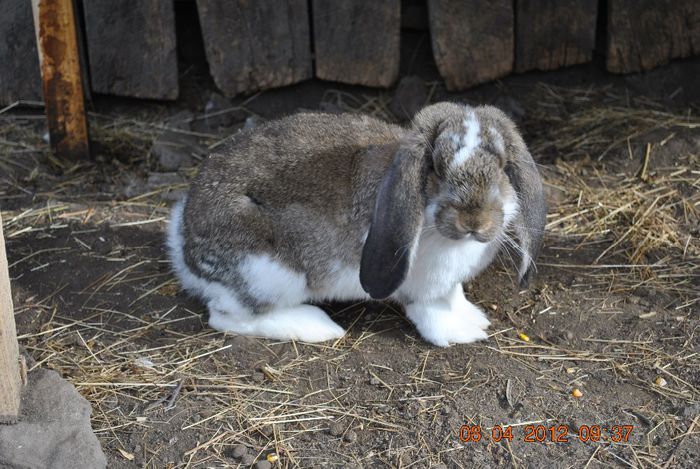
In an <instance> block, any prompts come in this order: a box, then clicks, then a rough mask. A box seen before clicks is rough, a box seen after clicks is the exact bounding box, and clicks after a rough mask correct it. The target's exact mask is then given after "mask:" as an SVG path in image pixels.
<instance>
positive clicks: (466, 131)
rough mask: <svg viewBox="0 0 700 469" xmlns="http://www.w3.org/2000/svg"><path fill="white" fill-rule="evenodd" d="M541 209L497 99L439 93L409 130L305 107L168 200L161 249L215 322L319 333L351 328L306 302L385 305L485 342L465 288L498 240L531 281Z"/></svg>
mask: <svg viewBox="0 0 700 469" xmlns="http://www.w3.org/2000/svg"><path fill="white" fill-rule="evenodd" d="M545 216H546V204H545V198H544V195H543V187H542V182H541V180H540V176H539V173H538V171H537V167H536V165H535V163H534V161H533V159H532V157H531V156H530V153H529V152H528V150H527V147H526V145H525V143H524V141H523V139H522V137H521V136H520V134H519V133H518V130H517V129H516V126H515V124H514V123H513V122H512V121H511V120H510V119H509V118H508V117H507V116H506V115H505V114H504V113H503V112H501V111H500V110H498V109H497V108H495V107H492V106H479V107H471V106H467V105H463V104H456V103H448V102H442V103H437V104H432V105H429V106H427V107H425V108H423V109H422V110H421V111H419V112H418V113H417V114H416V115H415V116H414V119H413V121H412V124H411V126H410V128H404V127H401V126H398V125H394V124H390V123H386V122H384V121H381V120H379V119H376V118H373V117H369V116H363V115H356V114H323V113H300V114H295V115H291V116H287V117H284V118H282V119H279V120H275V121H270V122H267V123H264V124H262V125H261V126H260V127H256V128H254V129H250V130H244V131H239V132H238V133H237V134H235V135H233V136H231V137H229V139H228V140H227V141H226V142H225V143H224V144H222V145H221V146H220V147H219V148H217V150H216V151H215V152H214V153H212V154H211V155H209V156H208V158H207V159H206V160H205V161H203V163H202V166H201V168H200V170H199V173H198V174H197V176H196V177H195V178H194V180H193V182H192V184H191V187H190V189H189V191H188V193H187V195H186V196H185V198H184V199H183V200H181V201H180V202H178V203H177V204H176V205H175V206H174V208H173V209H172V216H171V220H170V225H169V230H168V235H167V236H168V240H167V244H168V247H169V253H170V258H171V261H172V265H173V269H174V271H175V273H176V275H177V277H178V278H179V279H180V281H181V283H182V286H183V287H184V288H185V289H186V290H188V291H189V292H191V293H193V294H194V295H196V296H199V297H200V298H202V299H203V300H204V301H205V302H206V305H207V307H208V310H209V325H210V326H211V327H212V328H214V329H217V330H220V331H231V332H234V333H238V334H244V335H254V336H260V337H267V338H272V339H284V340H287V339H297V340H301V341H306V342H322V341H326V340H331V339H337V338H340V337H342V336H343V335H344V333H345V331H344V330H343V328H342V327H340V326H339V325H338V324H336V323H335V322H334V321H333V320H332V319H331V318H330V317H329V316H328V314H326V312H324V311H323V310H322V309H321V308H319V307H318V306H314V305H313V304H312V303H314V302H319V301H324V300H365V299H367V300H369V299H373V300H382V299H390V300H393V301H396V302H398V303H400V304H402V305H403V306H404V307H405V310H406V315H407V317H408V319H409V320H410V321H411V322H412V323H413V324H414V325H415V326H416V328H417V330H418V332H419V333H420V335H421V336H422V337H423V338H424V339H425V340H426V341H428V342H430V343H432V344H434V345H437V346H442V347H446V346H449V345H452V344H459V343H470V342H473V341H477V340H481V339H486V338H487V333H486V329H487V328H488V326H489V325H490V322H489V320H488V319H487V318H486V316H485V314H484V312H483V311H482V310H481V309H480V308H479V307H478V306H475V305H474V304H472V303H471V302H469V301H468V300H467V299H466V298H465V296H464V291H463V290H462V283H463V282H467V281H469V280H471V279H473V278H474V277H475V276H476V275H477V274H479V273H480V272H481V271H482V270H483V269H484V268H485V267H486V266H488V265H489V263H490V262H491V261H492V260H493V259H494V257H495V255H496V253H497V252H498V250H499V248H500V247H501V246H502V245H503V243H505V242H507V243H509V244H511V245H512V246H513V247H515V248H517V251H518V252H519V253H520V261H519V266H518V277H519V281H520V284H521V286H522V287H526V286H527V283H528V280H529V279H530V278H531V276H532V275H533V272H534V270H535V261H536V259H537V256H538V254H539V252H540V248H541V246H542V240H543V233H544V225H545ZM508 232H511V233H514V234H515V235H516V237H517V244H516V242H515V240H513V238H511V237H510V236H509V235H508Z"/></svg>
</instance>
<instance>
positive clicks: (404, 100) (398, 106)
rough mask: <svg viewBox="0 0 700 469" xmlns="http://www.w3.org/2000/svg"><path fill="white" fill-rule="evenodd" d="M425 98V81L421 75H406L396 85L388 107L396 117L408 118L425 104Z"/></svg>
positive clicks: (426, 91)
mask: <svg viewBox="0 0 700 469" xmlns="http://www.w3.org/2000/svg"><path fill="white" fill-rule="evenodd" d="M427 100H428V88H427V87H426V85H425V81H423V79H422V78H421V77H417V76H407V77H403V78H402V79H401V81H400V82H399V84H398V86H397V87H396V90H395V91H394V96H393V97H392V98H391V102H390V103H389V109H391V112H392V113H393V114H394V115H395V116H396V117H397V118H399V119H401V120H410V119H413V116H414V115H415V114H416V112H418V111H420V110H421V109H422V108H423V106H425V104H426V101H427Z"/></svg>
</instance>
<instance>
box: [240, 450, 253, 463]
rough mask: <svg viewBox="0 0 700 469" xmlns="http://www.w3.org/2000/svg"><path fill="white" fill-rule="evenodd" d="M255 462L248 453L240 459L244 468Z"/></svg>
mask: <svg viewBox="0 0 700 469" xmlns="http://www.w3.org/2000/svg"><path fill="white" fill-rule="evenodd" d="M254 462H255V456H253V455H252V454H250V453H246V454H244V455H243V457H242V458H241V464H242V465H244V466H251V465H252V464H253V463H254Z"/></svg>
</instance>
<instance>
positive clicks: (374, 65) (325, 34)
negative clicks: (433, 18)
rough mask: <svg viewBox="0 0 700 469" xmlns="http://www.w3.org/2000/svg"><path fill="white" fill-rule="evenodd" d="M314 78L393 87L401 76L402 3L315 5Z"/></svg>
mask: <svg viewBox="0 0 700 469" xmlns="http://www.w3.org/2000/svg"><path fill="white" fill-rule="evenodd" d="M311 16H313V25H314V28H313V32H314V54H315V56H316V77H317V78H320V79H322V80H331V81H339V82H341V83H349V84H352V85H365V86H381V87H384V88H386V87H389V86H391V85H393V84H394V82H395V81H396V79H397V78H398V76H399V58H400V55H401V54H400V43H401V2H400V1H399V0H374V1H371V2H367V1H363V0H337V1H329V0H313V1H312V2H311Z"/></svg>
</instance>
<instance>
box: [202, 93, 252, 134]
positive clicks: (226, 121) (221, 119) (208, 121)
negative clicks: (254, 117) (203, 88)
mask: <svg viewBox="0 0 700 469" xmlns="http://www.w3.org/2000/svg"><path fill="white" fill-rule="evenodd" d="M246 116H247V113H246V112H245V111H244V110H243V109H241V108H236V107H235V106H233V105H232V104H231V101H229V100H228V99H227V98H225V97H224V96H222V95H220V94H219V93H212V94H211V96H209V100H208V101H207V103H206V104H205V105H204V116H203V117H202V118H199V119H198V120H199V121H201V120H203V121H204V123H205V125H206V128H207V130H218V128H219V127H231V126H232V125H233V124H234V123H235V122H242V121H244V120H245V118H246Z"/></svg>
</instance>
